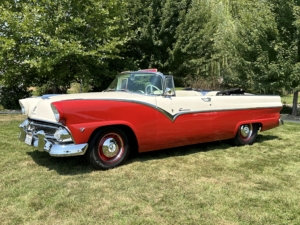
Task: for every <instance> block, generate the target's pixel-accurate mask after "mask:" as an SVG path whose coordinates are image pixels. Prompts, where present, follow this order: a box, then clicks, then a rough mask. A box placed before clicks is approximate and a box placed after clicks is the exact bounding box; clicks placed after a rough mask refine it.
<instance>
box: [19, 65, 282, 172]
mask: <svg viewBox="0 0 300 225" xmlns="http://www.w3.org/2000/svg"><path fill="white" fill-rule="evenodd" d="M19 102H20V105H21V108H22V112H23V113H24V114H26V115H27V116H28V118H27V119H26V120H25V121H24V122H23V123H22V124H21V125H20V135H19V140H20V141H22V142H24V143H26V144H28V145H31V146H34V147H35V148H37V149H38V150H40V151H46V152H48V153H49V154H50V155H51V156H56V157H65V156H76V155H84V154H85V155H86V156H87V158H88V160H89V162H90V163H91V164H92V165H93V166H94V167H95V168H96V169H109V168H113V167H116V166H118V165H120V164H122V163H123V162H124V161H125V160H126V158H127V156H128V154H129V152H130V151H131V150H132V149H137V150H138V152H147V151H153V150H158V149H166V148H173V147H177V146H184V145H191V144H196V143H203V142H211V141H218V140H226V139H232V140H233V143H234V144H235V145H246V144H252V143H253V142H254V141H255V139H256V136H257V132H258V131H259V130H260V131H265V130H269V129H271V128H275V127H277V126H278V125H280V123H281V120H280V114H279V112H280V110H281V108H282V103H281V99H280V97H279V96H261V95H252V94H246V93H244V92H243V91H242V90H239V89H236V90H228V91H219V92H218V91H212V92H208V93H204V92H199V91H194V90H176V91H175V87H174V82H173V77H172V76H169V75H164V74H162V73H160V72H157V71H156V70H155V69H149V70H141V71H134V72H123V73H121V74H120V75H118V76H117V77H116V79H115V80H114V81H113V82H112V83H111V85H110V86H109V87H108V88H107V89H106V90H105V91H104V92H99V93H81V94H66V95H48V96H47V95H46V96H42V97H36V98H27V99H21V100H20V101H19Z"/></svg>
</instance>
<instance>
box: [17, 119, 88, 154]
mask: <svg viewBox="0 0 300 225" xmlns="http://www.w3.org/2000/svg"><path fill="white" fill-rule="evenodd" d="M19 129H20V133H19V140H20V141H21V142H23V143H26V144H27V145H30V146H32V147H35V148H37V149H38V150H39V151H45V152H48V153H49V154H50V155H51V156H55V157H67V156H77V155H84V153H85V152H86V150H87V147H88V144H87V143H84V144H74V143H68V144H62V143H57V142H55V141H53V140H48V139H47V137H46V134H45V132H44V131H43V130H39V131H37V132H34V133H33V132H31V131H28V130H27V127H26V125H25V124H24V123H22V124H21V125H20V126H19Z"/></svg>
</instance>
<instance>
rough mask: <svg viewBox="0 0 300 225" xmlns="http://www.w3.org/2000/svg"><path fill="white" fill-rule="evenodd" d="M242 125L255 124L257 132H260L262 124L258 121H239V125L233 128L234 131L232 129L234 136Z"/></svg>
mask: <svg viewBox="0 0 300 225" xmlns="http://www.w3.org/2000/svg"><path fill="white" fill-rule="evenodd" d="M243 124H256V125H257V130H261V129H262V126H263V124H262V123H261V122H259V121H253V120H251V121H241V122H239V123H237V125H236V126H235V129H234V135H236V134H237V132H238V130H239V127H240V126H241V125H243Z"/></svg>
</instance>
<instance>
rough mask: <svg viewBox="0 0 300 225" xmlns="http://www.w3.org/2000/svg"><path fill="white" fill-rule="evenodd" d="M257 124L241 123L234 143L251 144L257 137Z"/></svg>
mask: <svg viewBox="0 0 300 225" xmlns="http://www.w3.org/2000/svg"><path fill="white" fill-rule="evenodd" d="M257 131H258V125H257V124H252V123H249V124H243V125H241V126H240V127H239V129H238V131H237V133H236V135H235V137H234V139H233V143H234V144H235V145H252V144H253V143H254V141H255V140H256V137H257Z"/></svg>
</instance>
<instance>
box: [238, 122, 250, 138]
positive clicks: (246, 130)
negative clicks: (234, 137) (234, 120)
mask: <svg viewBox="0 0 300 225" xmlns="http://www.w3.org/2000/svg"><path fill="white" fill-rule="evenodd" d="M240 134H241V136H242V137H243V138H247V137H250V136H251V135H252V124H247V125H242V126H241V127H240Z"/></svg>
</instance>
